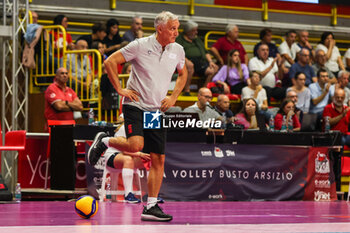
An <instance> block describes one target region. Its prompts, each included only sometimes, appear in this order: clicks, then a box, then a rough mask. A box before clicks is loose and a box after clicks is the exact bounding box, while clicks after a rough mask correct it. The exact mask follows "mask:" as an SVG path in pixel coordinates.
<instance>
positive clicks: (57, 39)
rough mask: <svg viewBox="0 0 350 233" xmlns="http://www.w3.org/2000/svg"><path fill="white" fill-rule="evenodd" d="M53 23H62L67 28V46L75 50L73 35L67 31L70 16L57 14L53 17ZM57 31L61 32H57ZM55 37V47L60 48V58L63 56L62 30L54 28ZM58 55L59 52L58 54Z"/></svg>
mask: <svg viewBox="0 0 350 233" xmlns="http://www.w3.org/2000/svg"><path fill="white" fill-rule="evenodd" d="M53 25H61V26H62V27H63V28H64V29H65V30H66V46H67V48H68V49H70V50H73V49H74V43H73V40H72V36H71V35H70V34H69V33H68V32H67V28H68V18H67V17H66V16H65V15H57V16H56V17H55V18H54V19H53ZM57 32H59V33H58V34H57ZM51 33H52V35H53V38H54V43H55V47H56V48H59V49H60V54H59V58H61V57H62V56H63V50H62V49H63V34H62V32H61V31H60V30H58V31H57V30H54V31H51ZM56 55H57V57H58V54H56Z"/></svg>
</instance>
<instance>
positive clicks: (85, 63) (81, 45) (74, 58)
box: [66, 40, 91, 91]
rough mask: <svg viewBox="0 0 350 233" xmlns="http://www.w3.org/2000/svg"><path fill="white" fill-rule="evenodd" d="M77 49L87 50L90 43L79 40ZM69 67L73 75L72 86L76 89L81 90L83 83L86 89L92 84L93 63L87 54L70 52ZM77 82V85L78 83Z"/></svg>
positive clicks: (68, 56)
mask: <svg viewBox="0 0 350 233" xmlns="http://www.w3.org/2000/svg"><path fill="white" fill-rule="evenodd" d="M75 48H76V50H87V49H88V43H87V42H86V41H85V40H78V41H77V43H76V46H75ZM66 67H67V69H68V71H69V74H71V75H72V77H71V78H72V88H73V89H74V90H75V91H78V90H80V88H81V85H83V89H84V90H86V88H88V87H89V86H90V81H91V65H90V59H89V58H88V56H87V55H85V54H82V53H81V54H75V53H72V54H68V55H67V66H66ZM76 84H77V85H76Z"/></svg>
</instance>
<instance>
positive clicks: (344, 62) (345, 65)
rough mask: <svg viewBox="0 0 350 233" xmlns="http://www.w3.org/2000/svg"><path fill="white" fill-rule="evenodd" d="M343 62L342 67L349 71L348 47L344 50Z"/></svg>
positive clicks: (349, 56)
mask: <svg viewBox="0 0 350 233" xmlns="http://www.w3.org/2000/svg"><path fill="white" fill-rule="evenodd" d="M343 64H344V68H345V69H346V70H347V71H350V48H349V49H348V50H346V52H345V54H344V57H343Z"/></svg>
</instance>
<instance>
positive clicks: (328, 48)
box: [316, 32, 345, 76]
mask: <svg viewBox="0 0 350 233" xmlns="http://www.w3.org/2000/svg"><path fill="white" fill-rule="evenodd" d="M335 43H336V42H335V40H334V35H333V33H332V32H324V33H322V35H321V41H320V42H319V44H318V45H317V47H316V51H317V50H319V49H321V50H323V51H324V52H325V54H326V59H327V62H326V64H325V65H326V67H327V68H328V69H329V70H330V71H332V72H333V73H334V75H335V76H337V73H338V72H339V68H340V69H341V70H344V69H345V68H344V64H343V61H342V59H341V55H340V52H339V49H338V47H337V46H336V45H335Z"/></svg>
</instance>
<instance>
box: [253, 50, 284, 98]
mask: <svg viewBox="0 0 350 233" xmlns="http://www.w3.org/2000/svg"><path fill="white" fill-rule="evenodd" d="M276 60H277V58H272V57H269V47H268V46H267V45H266V44H261V45H260V46H259V48H258V56H257V57H253V58H252V59H250V60H249V66H248V67H249V70H254V71H259V72H260V74H261V78H262V79H261V81H260V84H261V85H262V86H263V87H264V88H265V90H266V92H267V96H268V97H271V96H272V97H273V98H275V99H283V98H284V97H285V94H286V93H285V89H283V88H280V87H276V76H277V77H282V73H281V72H282V65H281V66H280V68H279V67H278V66H277V64H276Z"/></svg>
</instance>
